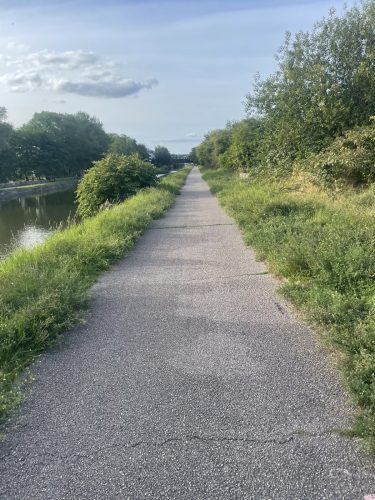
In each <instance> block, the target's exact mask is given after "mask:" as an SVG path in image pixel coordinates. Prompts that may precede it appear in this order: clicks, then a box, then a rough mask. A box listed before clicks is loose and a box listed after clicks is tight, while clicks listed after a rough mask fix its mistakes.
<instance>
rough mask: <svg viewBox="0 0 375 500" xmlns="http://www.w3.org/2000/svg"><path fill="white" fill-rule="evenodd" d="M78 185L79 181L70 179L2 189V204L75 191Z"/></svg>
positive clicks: (0, 194) (0, 198)
mask: <svg viewBox="0 0 375 500" xmlns="http://www.w3.org/2000/svg"><path fill="white" fill-rule="evenodd" d="M76 184H77V179H69V180H61V181H56V182H51V183H42V184H35V185H30V186H29V185H26V186H17V187H8V188H2V189H0V203H1V202H3V201H10V200H15V199H17V198H26V197H27V196H35V195H38V194H41V195H44V194H49V193H57V192H58V191H66V190H67V189H74V187H75V185H76Z"/></svg>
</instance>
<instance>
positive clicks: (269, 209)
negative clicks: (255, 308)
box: [192, 1, 375, 450]
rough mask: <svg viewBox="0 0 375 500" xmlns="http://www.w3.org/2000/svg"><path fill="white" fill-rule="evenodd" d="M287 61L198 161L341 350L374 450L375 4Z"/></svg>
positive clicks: (333, 18)
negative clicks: (245, 114)
mask: <svg viewBox="0 0 375 500" xmlns="http://www.w3.org/2000/svg"><path fill="white" fill-rule="evenodd" d="M278 61H279V63H278V71H277V72H276V73H275V74H273V75H271V76H270V77H269V78H267V79H265V80H261V79H260V78H258V79H257V80H256V82H255V85H254V88H253V90H252V92H251V93H250V94H249V95H248V96H247V101H246V108H247V112H248V117H247V118H246V119H245V120H243V121H241V122H238V123H228V125H227V127H226V128H225V129H223V130H214V131H212V132H210V133H209V134H207V136H206V138H205V140H204V141H203V143H202V144H200V145H199V146H198V147H197V148H196V149H195V150H193V152H192V155H193V157H194V159H195V161H197V162H198V163H200V164H201V165H203V167H204V170H205V177H206V179H207V180H208V182H209V184H210V185H211V188H212V190H213V191H214V192H216V193H217V195H218V197H219V199H220V200H221V202H222V203H223V205H224V206H225V207H226V208H227V209H228V211H229V212H230V213H231V214H232V215H233V217H234V218H235V219H236V220H237V222H238V224H239V226H240V227H241V229H242V231H243V234H244V238H245V241H246V242H247V243H248V244H251V245H252V246H253V247H254V248H255V249H256V251H257V252H258V255H259V256H260V257H261V258H264V259H267V261H268V262H269V265H270V267H271V269H272V270H273V271H274V272H275V273H277V274H278V275H280V276H283V277H284V278H286V280H285V281H284V285H283V286H282V292H283V293H284V294H285V295H286V296H287V297H288V298H289V299H291V300H292V301H293V302H294V303H295V304H296V305H297V306H298V307H300V308H301V309H302V310H303V311H304V312H305V314H306V317H307V318H309V319H310V320H311V321H312V322H313V323H314V324H315V325H317V326H318V327H319V330H320V331H321V332H322V335H323V337H324V338H325V339H326V340H327V341H328V342H330V343H331V345H334V346H336V347H338V348H339V352H340V353H341V355H340V366H341V367H342V369H343V372H344V373H345V377H346V381H347V384H348V387H349V388H350V390H351V392H352V394H353V396H354V398H355V401H356V402H357V403H358V408H359V413H358V419H357V425H356V427H355V432H356V433H357V434H358V435H360V436H362V437H364V438H365V439H366V442H367V443H368V444H369V445H370V446H371V447H372V449H373V450H375V223H374V220H375V219H374V215H375V183H374V181H375V161H374V160H375V140H374V139H375V123H374V117H373V115H374V109H375V80H374V77H373V76H374V71H375V4H374V2H373V1H364V2H362V3H361V4H360V5H359V6H356V7H354V8H352V9H350V10H346V11H345V13H344V14H343V15H342V16H338V15H337V14H336V13H335V12H334V11H331V12H330V14H329V16H328V17H327V18H325V19H323V20H322V21H320V22H319V23H317V24H316V25H315V27H314V29H313V30H312V32H309V33H303V32H300V33H297V34H296V35H295V36H294V37H293V36H292V35H290V34H287V36H286V40H285V43H284V45H283V46H282V47H281V49H280V52H279V54H278ZM238 172H246V175H247V177H246V178H243V177H244V176H242V178H240V177H239V176H238V175H237V173H238Z"/></svg>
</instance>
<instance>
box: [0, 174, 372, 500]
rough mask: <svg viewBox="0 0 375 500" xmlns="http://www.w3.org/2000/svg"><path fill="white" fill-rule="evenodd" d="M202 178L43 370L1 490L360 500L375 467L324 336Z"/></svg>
mask: <svg viewBox="0 0 375 500" xmlns="http://www.w3.org/2000/svg"><path fill="white" fill-rule="evenodd" d="M264 271H265V268H264V266H263V264H261V263H258V262H256V261H255V260H254V258H253V256H252V254H251V253H250V251H249V250H247V249H245V247H244V245H243V243H242V241H241V237H240V234H239V232H238V230H237V228H236V227H235V226H234V225H233V223H232V221H231V219H229V218H228V217H227V216H226V215H225V214H224V213H223V211H222V210H221V209H220V208H219V206H218V203H217V201H216V199H215V198H213V197H212V196H211V194H210V193H209V191H208V188H207V184H206V183H205V182H203V181H202V179H201V177H200V174H199V173H198V171H196V170H194V171H193V172H192V174H191V175H190V176H189V179H188V182H187V185H186V187H185V188H184V190H183V193H182V195H181V196H180V197H179V199H178V201H177V203H176V205H175V206H174V208H173V209H172V210H170V211H169V213H168V214H167V216H166V217H164V218H163V219H161V220H159V221H157V222H155V223H154V224H153V226H152V227H151V229H149V230H148V231H147V232H146V234H145V235H144V236H143V237H142V238H141V240H140V242H139V244H138V245H137V247H136V248H135V250H134V251H133V252H132V254H131V255H130V256H129V257H127V258H126V259H124V260H123V261H122V262H121V263H120V264H119V265H118V266H116V267H115V268H114V269H113V270H112V271H111V272H108V273H107V274H106V275H105V276H104V277H103V278H102V279H101V280H100V282H99V283H98V284H97V285H96V286H95V287H94V289H93V293H92V307H91V309H90V311H89V313H88V320H87V323H86V324H85V325H84V326H81V327H78V328H76V329H74V330H73V331H72V332H70V333H69V334H67V335H66V336H65V337H64V340H63V342H62V343H61V345H60V346H59V347H58V348H55V349H54V350H53V351H50V352H49V353H48V354H47V355H45V356H43V358H42V359H41V361H40V363H38V364H37V365H36V366H35V368H34V373H35V375H36V377H37V380H36V382H35V384H34V385H33V391H32V394H31V396H30V397H29V399H28V400H27V401H26V403H25V404H24V405H23V407H22V410H21V411H20V415H19V416H18V417H17V418H15V419H14V421H13V424H12V428H11V429H9V431H8V436H7V438H6V441H5V442H4V443H3V445H2V458H3V459H4V460H2V465H1V469H0V477H1V487H0V496H1V498H4V499H17V500H21V499H27V500H29V499H54V500H55V499H56V500H58V499H81V498H82V499H90V500H93V499H118V498H119V499H125V498H129V499H159V498H172V499H178V500H180V499H192V500H198V499H199V500H200V499H201V500H207V499H238V500H240V499H256V500H262V499H275V500H282V499H285V500H293V499H298V500H302V499H308V500H312V499H335V500H336V499H338V500H342V499H363V497H364V495H365V494H369V493H375V473H374V472H375V470H374V467H373V466H372V465H371V461H370V459H369V458H367V457H366V455H365V454H363V453H362V452H360V451H359V448H358V446H357V444H356V443H355V442H354V441H352V440H350V439H348V438H345V437H342V436H341V435H340V434H339V433H338V432H337V429H344V428H346V427H347V426H348V425H349V423H350V410H349V406H348V404H347V401H346V398H345V396H344V394H343V391H342V389H341V387H340V382H339V378H338V375H337V374H336V371H335V370H334V369H333V368H332V363H331V361H330V359H329V357H328V355H327V353H326V352H325V351H324V350H322V349H321V348H319V347H318V345H317V343H316V342H315V340H314V336H313V334H312V333H311V332H309V331H308V330H307V329H306V328H305V327H303V326H302V325H301V324H300V323H299V322H298V321H297V320H296V319H295V318H294V317H293V315H292V314H291V313H290V311H288V306H286V304H285V303H284V302H283V301H282V300H281V299H280V298H279V297H278V296H277V295H276V294H275V287H276V283H275V281H274V280H273V279H272V278H271V277H270V276H269V275H267V274H262V273H264Z"/></svg>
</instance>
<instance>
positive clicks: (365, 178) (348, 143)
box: [301, 125, 375, 185]
mask: <svg viewBox="0 0 375 500" xmlns="http://www.w3.org/2000/svg"><path fill="white" fill-rule="evenodd" d="M301 166H302V168H303V169H307V170H308V171H309V172H311V173H312V174H313V176H314V177H316V178H318V179H319V181H320V182H323V183H324V184H328V185H332V184H335V183H340V182H341V183H345V184H352V185H361V184H364V185H366V184H370V183H371V182H374V181H375V126H374V125H370V126H363V127H357V128H355V129H353V130H350V131H348V132H346V133H345V134H344V135H343V136H340V137H337V138H336V139H335V140H334V141H333V142H332V144H331V145H330V146H328V147H327V148H326V149H325V150H324V151H322V152H321V153H319V154H317V155H314V156H312V157H310V158H309V159H308V160H306V161H305V162H303V163H302V164H301Z"/></svg>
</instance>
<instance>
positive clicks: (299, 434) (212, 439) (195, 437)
mask: <svg viewBox="0 0 375 500" xmlns="http://www.w3.org/2000/svg"><path fill="white" fill-rule="evenodd" d="M330 434H336V435H338V436H340V437H342V438H347V439H349V438H350V437H349V436H348V435H347V429H327V430H323V431H320V432H308V431H304V430H303V429H301V430H297V431H294V432H292V433H290V434H288V435H285V436H283V437H280V438H277V437H274V438H247V437H226V436H222V437H220V436H219V437H216V436H201V435H199V434H187V435H185V436H181V437H178V436H176V437H170V438H167V439H164V440H163V441H143V440H141V441H135V442H133V443H127V444H126V443H111V444H108V445H106V446H103V447H99V448H96V449H93V450H92V453H89V454H86V453H82V452H80V453H76V454H74V453H69V454H64V455H60V454H58V455H56V454H55V453H51V452H43V453H41V455H40V456H39V457H38V458H39V459H38V460H37V461H35V462H33V466H37V465H44V464H45V459H47V458H58V459H60V460H65V459H69V461H70V462H73V463H74V462H76V461H78V460H81V459H90V458H93V457H96V456H97V455H98V453H100V452H103V451H108V450H114V449H116V448H120V449H123V450H126V449H135V448H139V447H140V446H149V447H155V448H160V447H162V446H166V445H168V444H169V443H190V442H193V441H200V442H203V443H244V444H276V445H284V444H288V443H290V442H292V441H294V440H295V439H296V438H303V437H313V438H319V437H323V436H327V435H330ZM12 455H13V453H12V451H10V452H9V453H7V454H4V455H3V457H2V458H3V459H5V458H11V457H12ZM30 458H32V454H31V452H28V453H26V454H25V455H24V456H23V457H18V458H17V461H18V462H21V461H25V460H26V459H30ZM35 458H36V457H35Z"/></svg>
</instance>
